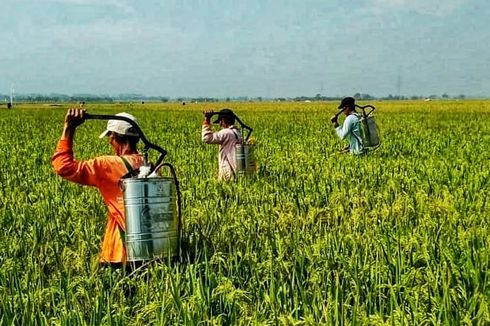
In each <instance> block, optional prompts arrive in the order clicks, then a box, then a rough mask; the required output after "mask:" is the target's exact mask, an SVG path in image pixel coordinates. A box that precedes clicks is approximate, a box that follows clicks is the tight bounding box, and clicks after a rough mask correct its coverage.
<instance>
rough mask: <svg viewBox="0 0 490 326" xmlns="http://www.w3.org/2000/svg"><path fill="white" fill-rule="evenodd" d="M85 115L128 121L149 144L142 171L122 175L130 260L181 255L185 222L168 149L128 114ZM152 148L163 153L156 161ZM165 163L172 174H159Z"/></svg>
mask: <svg viewBox="0 0 490 326" xmlns="http://www.w3.org/2000/svg"><path fill="white" fill-rule="evenodd" d="M85 119H97V120H123V121H126V122H128V123H130V124H131V126H132V127H134V129H135V130H136V131H137V132H138V134H139V135H140V139H141V140H142V142H143V143H144V145H145V147H144V149H143V160H144V163H143V166H141V167H140V170H139V172H140V173H139V175H138V176H132V175H130V176H129V177H127V178H123V179H122V190H123V199H124V211H125V217H126V233H125V244H126V253H127V262H128V263H142V262H147V261H150V260H153V259H158V258H164V257H172V256H177V255H178V254H179V251H180V231H181V226H182V216H181V197H180V190H179V182H178V180H177V175H176V173H175V169H174V167H173V166H172V165H171V164H169V163H163V159H164V157H165V155H166V154H167V151H166V150H164V149H163V148H161V147H159V146H157V145H155V144H152V143H150V142H149V141H148V139H147V138H146V137H145V135H144V134H143V132H142V131H141V129H140V127H139V126H138V124H137V123H136V122H134V121H133V120H131V119H129V118H127V117H123V116H116V115H95V114H86V115H85ZM150 148H151V149H153V150H156V151H157V152H159V153H160V156H159V157H158V159H157V161H156V163H155V164H154V165H153V164H150V163H149V161H148V150H149V149H150ZM164 166H165V167H168V168H169V170H170V173H171V175H172V177H162V176H158V175H157V172H158V171H159V170H160V169H161V168H162V167H164ZM130 172H131V171H130ZM130 174H131V173H130Z"/></svg>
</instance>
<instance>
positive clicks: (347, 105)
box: [339, 97, 356, 115]
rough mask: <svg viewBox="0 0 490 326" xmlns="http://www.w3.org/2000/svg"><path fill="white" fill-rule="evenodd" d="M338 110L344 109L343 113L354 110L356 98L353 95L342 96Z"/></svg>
mask: <svg viewBox="0 0 490 326" xmlns="http://www.w3.org/2000/svg"><path fill="white" fill-rule="evenodd" d="M339 110H344V114H345V115H349V114H351V113H352V112H354V111H355V110H356V100H355V99H354V98H353V97H344V98H343V99H342V101H340V105H339Z"/></svg>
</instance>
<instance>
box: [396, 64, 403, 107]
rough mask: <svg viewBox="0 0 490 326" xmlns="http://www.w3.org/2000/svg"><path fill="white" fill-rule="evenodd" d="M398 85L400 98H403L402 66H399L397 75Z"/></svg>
mask: <svg viewBox="0 0 490 326" xmlns="http://www.w3.org/2000/svg"><path fill="white" fill-rule="evenodd" d="M396 86H397V88H398V92H397V94H398V99H399V100H400V99H401V98H402V93H401V92H402V72H401V67H400V66H398V76H397V81H396Z"/></svg>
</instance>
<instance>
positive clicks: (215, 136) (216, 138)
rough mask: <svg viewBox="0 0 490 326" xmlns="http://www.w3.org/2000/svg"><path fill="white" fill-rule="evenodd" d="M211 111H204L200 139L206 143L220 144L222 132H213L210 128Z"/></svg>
mask: <svg viewBox="0 0 490 326" xmlns="http://www.w3.org/2000/svg"><path fill="white" fill-rule="evenodd" d="M212 114H213V111H206V112H204V121H203V123H202V133H201V139H202V141H203V142H204V143H206V144H221V143H222V142H223V133H221V132H213V131H212V130H211V116H212Z"/></svg>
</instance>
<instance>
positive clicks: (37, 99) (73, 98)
mask: <svg viewBox="0 0 490 326" xmlns="http://www.w3.org/2000/svg"><path fill="white" fill-rule="evenodd" d="M353 97H354V98H355V99H356V100H421V99H431V100H434V99H465V98H466V96H465V95H464V94H460V95H457V96H449V95H448V94H445V93H444V94H442V95H435V94H433V95H429V96H425V95H412V96H404V95H392V94H389V95H388V96H383V97H377V96H372V95H370V94H363V93H356V94H354V95H353ZM341 98H342V96H325V95H321V94H316V95H315V96H296V97H271V98H267V97H262V96H257V97H249V96H236V97H224V98H218V97H176V98H171V97H168V96H145V95H141V94H120V95H94V94H75V95H66V94H16V95H15V98H14V102H23V103H54V104H56V103H70V102H77V103H85V102H87V103H94V102H99V103H101V102H102V103H117V102H141V103H143V104H144V103H145V102H153V103H154V102H162V103H166V102H181V103H196V102H197V103H202V102H223V101H225V102H262V101H275V102H287V101H295V102H305V101H310V102H312V101H336V100H340V99H341ZM0 99H3V103H2V104H5V105H6V104H7V103H9V102H10V95H6V94H0Z"/></svg>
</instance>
